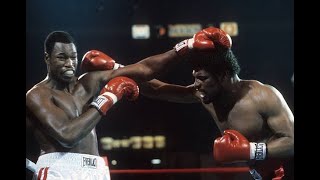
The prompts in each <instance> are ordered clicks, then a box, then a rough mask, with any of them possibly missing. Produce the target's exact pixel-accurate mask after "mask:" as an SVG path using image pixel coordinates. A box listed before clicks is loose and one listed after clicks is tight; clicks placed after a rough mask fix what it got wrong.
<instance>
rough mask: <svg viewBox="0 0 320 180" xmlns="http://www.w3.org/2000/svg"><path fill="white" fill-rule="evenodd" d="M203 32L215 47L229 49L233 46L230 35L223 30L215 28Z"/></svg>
mask: <svg viewBox="0 0 320 180" xmlns="http://www.w3.org/2000/svg"><path fill="white" fill-rule="evenodd" d="M202 32H203V33H204V34H205V36H206V37H207V38H209V39H210V40H212V42H213V44H214V45H220V46H221V47H223V48H226V49H229V48H231V46H232V40H231V37H230V36H229V34H227V33H226V32H224V31H223V30H221V29H219V28H215V27H208V28H206V29H203V30H202Z"/></svg>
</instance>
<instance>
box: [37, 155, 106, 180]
mask: <svg viewBox="0 0 320 180" xmlns="http://www.w3.org/2000/svg"><path fill="white" fill-rule="evenodd" d="M36 165H37V170H36V176H37V180H58V179H59V180H61V179H63V180H110V172H109V167H108V165H107V162H105V160H104V159H103V158H102V157H99V156H94V155H89V154H79V153H66V152H55V153H48V154H44V155H41V156H40V157H39V158H38V161H37V163H36Z"/></svg>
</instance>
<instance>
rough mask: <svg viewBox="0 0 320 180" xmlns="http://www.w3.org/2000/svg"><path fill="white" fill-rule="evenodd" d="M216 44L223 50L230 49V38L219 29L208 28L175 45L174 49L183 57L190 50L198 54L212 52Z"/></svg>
mask: <svg viewBox="0 0 320 180" xmlns="http://www.w3.org/2000/svg"><path fill="white" fill-rule="evenodd" d="M216 44H219V45H221V46H222V47H225V48H231V45H232V40H231V37H230V36H229V35H228V34H227V33H225V32H224V31H222V30H221V29H218V28H215V27H209V28H206V29H203V30H201V31H199V32H197V33H196V34H195V35H194V36H193V37H192V38H190V39H186V40H183V41H181V42H180V43H178V44H176V45H175V47H174V49H175V51H176V52H177V53H178V54H179V55H182V56H183V55H185V54H188V52H190V51H191V50H196V51H199V52H210V51H213V50H214V49H215V47H216Z"/></svg>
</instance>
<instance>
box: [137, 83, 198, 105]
mask: <svg viewBox="0 0 320 180" xmlns="http://www.w3.org/2000/svg"><path fill="white" fill-rule="evenodd" d="M140 90H141V94H142V95H144V96H146V97H149V98H152V99H158V100H164V101H169V102H175V103H199V102H200V101H199V99H198V98H197V97H196V96H195V89H194V88H193V87H191V86H180V85H175V84H167V83H164V82H161V81H159V80H157V79H153V80H151V81H148V82H145V83H143V84H141V85H140Z"/></svg>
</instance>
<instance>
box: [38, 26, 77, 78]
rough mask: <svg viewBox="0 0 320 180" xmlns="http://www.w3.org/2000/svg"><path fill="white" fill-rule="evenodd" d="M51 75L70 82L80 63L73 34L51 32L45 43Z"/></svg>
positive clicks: (46, 59)
mask: <svg viewBox="0 0 320 180" xmlns="http://www.w3.org/2000/svg"><path fill="white" fill-rule="evenodd" d="M44 49H45V61H46V64H47V68H48V73H49V76H50V77H52V78H55V79H56V80H59V81H63V82H70V81H71V80H72V79H73V77H74V76H75V71H76V68H77V65H78V59H77V49H76V45H75V42H74V39H73V38H72V36H71V35H70V34H69V33H67V32H64V31H54V32H52V33H50V34H49V35H48V36H47V38H46V40H45V43H44Z"/></svg>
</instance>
